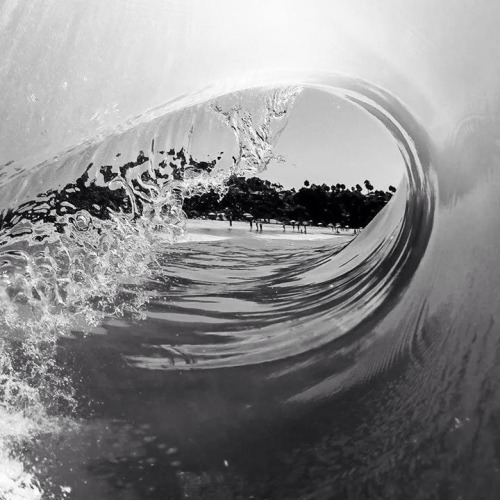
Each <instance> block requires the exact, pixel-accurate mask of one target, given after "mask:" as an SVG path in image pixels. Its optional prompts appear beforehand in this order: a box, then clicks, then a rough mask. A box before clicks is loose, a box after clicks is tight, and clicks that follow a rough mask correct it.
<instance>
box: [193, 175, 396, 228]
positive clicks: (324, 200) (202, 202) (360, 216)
mask: <svg viewBox="0 0 500 500" xmlns="http://www.w3.org/2000/svg"><path fill="white" fill-rule="evenodd" d="M363 184H364V187H362V186H361V185H360V184H356V186H353V187H351V188H350V189H349V188H347V187H346V186H345V184H335V185H331V186H329V185H327V184H321V185H318V184H310V183H309V181H307V180H306V181H305V182H304V185H303V186H302V187H301V188H300V189H298V190H296V189H295V188H292V189H284V188H283V186H282V185H281V184H274V183H271V182H269V181H267V180H263V179H259V178H258V177H251V178H248V179H246V178H244V177H237V176H232V177H231V178H230V179H229V182H228V191H227V193H226V194H225V196H223V197H220V196H219V194H217V193H216V192H215V191H213V190H212V191H209V192H207V193H204V194H202V195H197V196H193V197H191V198H187V199H186V200H185V202H184V207H183V208H184V211H185V212H186V214H187V215H188V217H200V216H209V214H218V213H224V214H225V215H226V217H232V218H233V219H234V220H244V219H246V218H247V216H246V214H251V215H252V216H253V217H254V218H256V219H276V220H279V221H281V222H289V221H291V220H295V221H297V222H306V221H307V222H311V223H312V224H314V225H317V224H325V225H326V224H340V225H342V226H350V227H365V226H366V225H367V224H368V223H369V222H370V221H371V220H372V219H373V218H374V217H375V215H377V213H378V212H379V211H380V210H381V209H382V208H383V207H384V205H386V203H387V202H388V201H389V200H390V199H391V197H392V195H393V193H395V192H396V188H395V187H394V186H389V189H388V191H383V190H378V189H375V188H374V187H373V185H372V184H371V182H370V181H368V180H365V181H364V183H363Z"/></svg>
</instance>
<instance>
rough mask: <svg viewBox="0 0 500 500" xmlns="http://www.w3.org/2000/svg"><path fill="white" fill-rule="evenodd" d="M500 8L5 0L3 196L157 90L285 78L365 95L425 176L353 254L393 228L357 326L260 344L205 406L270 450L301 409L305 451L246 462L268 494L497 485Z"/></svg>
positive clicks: (297, 440)
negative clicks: (296, 341)
mask: <svg viewBox="0 0 500 500" xmlns="http://www.w3.org/2000/svg"><path fill="white" fill-rule="evenodd" d="M499 25H500V4H499V3H498V2H495V1H489V0H482V1H481V0H479V1H475V2H470V1H468V0H439V1H435V0H434V1H428V0H423V1H419V2H410V1H401V0H382V1H378V2H373V1H368V0H366V1H364V0H353V1H350V2H344V1H336V0H325V1H321V0H318V1H311V0H308V1H300V0H294V1H292V2H290V1H285V0H281V1H278V0H269V1H266V2H264V1H262V2H261V1H252V0H249V1H245V2H234V1H230V0H218V1H202V0H199V1H189V0H187V1H185V0H179V1H168V2H165V1H159V0H158V1H153V0H150V1H141V2H139V1H135V0H108V1H106V2H102V1H99V0H85V1H77V0H72V1H62V0H59V1H58V0H48V1H42V0H34V1H31V2H23V1H21V0H19V1H17V0H4V2H3V3H2V4H1V5H0V54H2V58H1V61H0V110H1V119H0V196H1V198H0V203H1V204H2V206H1V208H2V209H5V208H7V206H14V205H15V204H16V203H19V202H20V201H21V198H22V196H25V195H24V194H22V193H26V190H29V189H30V186H29V185H28V184H33V183H35V182H39V181H40V179H43V178H44V176H46V175H49V174H50V172H49V173H47V172H45V171H44V167H43V162H44V161H45V160H47V159H49V158H53V157H56V156H57V155H58V154H60V153H61V152H64V151H68V150H70V149H71V148H73V147H75V146H77V145H80V144H84V143H86V142H92V141H98V140H103V139H105V138H106V137H108V136H109V135H110V134H113V133H116V131H117V130H123V131H126V130H127V129H129V128H130V127H133V126H135V125H136V124H137V123H138V122H140V121H141V116H144V114H145V113H146V112H148V111H150V110H157V109H160V110H162V112H166V111H168V110H175V109H180V108H182V107H186V106H189V105H191V104H194V103H198V102H203V101H205V100H208V99H210V98H212V97H215V96H219V95H222V94H226V93H228V92H233V91H238V90H243V89H247V88H253V87H259V86H265V85H272V86H277V85H283V84H287V85H289V84H293V85H298V86H310V87H316V88H320V89H323V90H325V91H328V92H333V93H336V94H338V95H341V96H344V97H345V98H346V99H349V100H351V101H352V102H355V103H356V104H358V105H359V106H361V107H363V108H364V109H365V110H366V111H367V112H368V113H371V114H372V115H373V116H375V117H376V118H377V119H379V120H380V121H381V122H382V123H383V124H384V125H385V126H386V127H387V128H388V130H389V131H390V133H391V134H392V135H393V136H394V138H395V140H396V141H397V142H398V144H399V145H400V149H401V152H402V155H403V157H404V158H405V162H406V166H407V178H408V182H407V186H406V188H405V187H404V186H403V188H402V189H400V190H399V193H398V195H397V196H396V197H395V198H396V199H395V200H394V202H391V204H390V205H389V206H388V208H387V210H386V211H385V212H384V214H383V216H382V217H379V218H378V219H377V220H375V221H374V223H373V224H372V225H370V227H369V228H368V229H367V230H366V231H364V232H363V233H362V234H361V236H360V237H359V238H358V239H357V240H356V241H355V242H354V243H353V244H352V245H350V246H349V247H348V248H347V249H346V250H345V251H344V252H345V253H344V252H342V253H341V254H340V255H342V254H343V255H344V257H339V258H342V259H344V258H345V259H346V261H349V259H350V258H351V257H352V258H356V259H358V261H359V262H367V259H368V258H369V255H372V254H373V253H374V252H377V251H378V249H379V248H380V245H385V247H384V251H383V255H382V256H381V257H380V258H379V259H375V261H374V262H375V263H374V264H373V265H374V266H376V267H375V268H374V269H372V271H373V273H372V274H365V275H364V277H365V278H366V279H365V281H363V287H360V288H359V290H356V293H353V294H351V295H349V294H347V295H348V296H346V298H345V300H346V301H347V300H349V301H354V305H353V304H352V303H350V304H349V318H350V319H352V321H351V322H350V323H349V327H348V328H347V330H346V331H345V333H344V334H343V335H342V336H341V337H335V338H331V339H330V340H329V341H328V342H323V341H321V342H317V343H313V345H311V347H310V348H309V349H307V350H302V351H300V352H295V351H293V350H292V352H291V353H288V352H287V354H286V355H284V356H283V357H282V358H281V359H279V358H278V359H276V358H274V357H273V356H267V357H265V359H263V360H261V361H262V363H260V365H259V360H257V361H256V360H255V359H254V358H252V356H251V353H250V354H249V355H248V356H246V355H243V356H242V357H241V359H240V358H238V359H236V361H234V362H233V363H232V364H231V365H230V366H227V367H226V368H225V369H224V370H223V375H218V376H219V377H220V380H223V379H224V377H227V379H231V384H229V382H228V383H227V387H226V389H227V393H225V392H224V388H225V385H224V382H221V381H220V380H219V383H218V386H217V389H213V388H212V386H211V385H210V383H208V382H207V384H206V385H205V386H204V388H205V389H204V390H205V391H206V392H207V394H211V393H210V391H212V390H213V392H214V393H213V394H212V395H213V399H211V400H210V402H208V399H209V397H208V396H207V397H206V399H205V400H203V399H201V398H200V399H199V400H198V402H197V405H198V408H199V409H200V412H202V413H203V414H204V415H206V420H207V421H209V420H210V419H212V421H213V419H216V416H217V414H218V412H219V411H221V410H220V408H225V411H226V412H227V413H228V414H231V415H234V419H235V424H234V425H235V427H236V426H237V425H239V426H242V425H243V424H242V422H249V424H248V427H246V429H247V430H248V433H247V434H246V435H245V437H242V436H239V437H240V439H241V440H242V441H244V442H247V443H248V447H249V450H250V449H251V447H252V446H254V447H255V446H257V445H256V444H255V443H256V442H257V443H258V446H260V447H262V448H265V446H266V443H265V442H264V441H259V428H260V427H259V426H265V425H269V426H270V425H273V424H272V422H276V421H278V422H280V425H279V427H280V431H282V432H283V442H285V441H286V442H287V443H289V445H288V447H287V448H286V449H287V451H286V453H285V452H282V451H280V450H271V451H269V455H268V456H269V458H268V459H262V455H258V456H259V457H260V458H259V460H260V461H259V463H255V464H253V466H252V467H253V468H249V469H248V470H247V475H246V476H245V477H247V478H248V477H253V478H257V482H260V484H262V485H263V486H256V484H255V483H253V484H252V481H251V480H249V483H248V484H249V485H250V486H248V491H255V492H256V493H255V494H256V495H257V497H258V495H259V494H260V495H261V497H262V498H271V497H273V495H274V497H275V498H293V497H297V498H403V497H406V498H452V497H453V498H496V492H497V491H498V489H499V488H500V475H499V468H500V455H499V450H500V437H499V436H500V384H499V382H500V368H499V367H500V340H499V339H500V335H499V333H500V330H499V326H498V325H499V322H500V304H499V299H498V297H499V293H500V272H499V271H498V269H499V268H500V262H499V261H500V252H499V248H500V204H499V189H500V164H499V162H500V139H499V138H500V90H499V89H500V63H499V61H500V31H499V30H498V26H499ZM153 112H154V111H153ZM58 175H62V177H64V172H62V173H61V172H59V173H58ZM12 182H16V184H15V186H17V188H16V190H15V191H13V190H12V189H11V188H10V187H9V186H12V184H11V183H12ZM40 182H41V181H40ZM57 182H59V180H56V179H53V184H57ZM61 182H62V181H61ZM33 189H35V187H33ZM19 193H21V194H19ZM401 213H404V220H403V221H400V214H401ZM391 238H393V239H391ZM348 257H349V258H348ZM332 262H336V261H332ZM353 269H354V268H353ZM353 272H354V271H353ZM388 276H389V278H387V277H388ZM384 280H388V281H387V282H386V281H384ZM379 281H381V282H382V283H383V286H382V285H381V287H382V288H384V289H383V293H382V292H380V291H377V289H376V287H377V283H378V282H379ZM365 294H366V296H369V297H371V298H370V304H371V307H369V308H367V307H364V305H363V304H364V296H365ZM370 294H372V295H373V294H378V295H377V296H376V297H375V298H373V297H372V295H370ZM367 300H368V299H367ZM292 354H293V356H292ZM288 355H289V356H288ZM202 368H203V367H202V366H201V365H200V369H199V370H196V369H195V370H193V372H192V373H190V374H187V373H186V377H191V379H192V380H197V379H196V377H203V376H207V375H204V374H203V373H204V370H202ZM209 368H210V367H209ZM218 368H221V367H220V366H219V365H214V370H215V369H218ZM222 368H224V367H222ZM222 368H221V369H222ZM214 377H215V375H214ZM227 379H226V380H227ZM235 380H236V381H238V382H239V383H240V384H241V387H244V388H245V389H239V390H237V389H235V388H234V387H235V385H236V384H235ZM193 383H194V382H193ZM243 393H245V394H243ZM257 393H258V394H259V397H256V396H255V395H256V394H257ZM251 395H253V396H255V398H254V399H255V401H258V403H255V406H254V407H252V408H250V407H249V406H248V405H247V406H246V405H245V402H246V399H245V398H246V397H247V396H248V397H251ZM256 413H259V418H258V419H257V417H256V416H255V414H256ZM326 415H327V417H326ZM284 421H286V422H287V425H286V426H285V425H284V424H283V422H284ZM253 422H258V423H259V426H253V427H252V425H251V424H252V423H253ZM183 425H184V426H185V427H186V428H187V426H188V425H189V424H188V422H187V421H186V422H184V423H183ZM207 428H208V429H211V430H213V429H212V428H211V427H210V426H208V427H207ZM285 428H286V432H285V430H284V429H285ZM276 432H278V430H276ZM222 434H223V435H224V436H226V438H227V436H228V435H229V436H230V435H231V433H230V431H229V430H227V429H226V430H225V431H224V432H223V433H222ZM200 435H201V431H200ZM216 435H217V433H216V432H215V434H214V435H213V436H211V437H210V439H209V438H208V437H207V436H206V435H205V436H203V437H200V439H201V440H202V439H205V440H206V441H207V442H208V441H211V442H213V443H215V444H216V445H217V446H216V445H214V450H215V451H214V450H212V451H211V453H212V455H210V456H211V457H213V456H216V455H217V453H222V451H218V450H222V449H224V453H226V455H224V458H225V457H227V456H230V455H231V453H232V451H231V446H230V444H227V443H226V445H225V448H224V447H221V446H219V444H220V442H219V441H217V439H218V438H216V437H214V436H216ZM297 436H300V437H297ZM219 437H220V436H219ZM220 440H221V441H222V438H220ZM227 441H228V442H230V441H231V440H230V439H227ZM290 443H292V444H290ZM208 448H209V445H207V449H208ZM283 449H284V448H283ZM207 453H208V452H207ZM249 455H251V453H250V452H249ZM220 458H221V463H222V458H223V457H222V455H221V457H220ZM247 459H248V460H251V458H248V457H247ZM232 460H233V458H231V460H229V463H232ZM234 460H235V461H237V460H238V458H237V457H236V456H235V457H234ZM200 461H202V458H200ZM256 462H257V461H256ZM339 464H342V466H340V465H339ZM249 467H250V466H249ZM290 470H293V471H294V472H293V474H290ZM270 471H271V472H270ZM304 477H309V478H310V481H304V480H303V478H304ZM260 487H261V488H262V489H261V490H259V488H260ZM266 488H267V489H266Z"/></svg>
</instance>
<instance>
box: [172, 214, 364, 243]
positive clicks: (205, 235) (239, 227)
mask: <svg viewBox="0 0 500 500" xmlns="http://www.w3.org/2000/svg"><path fill="white" fill-rule="evenodd" d="M186 229H187V234H186V236H185V237H184V238H182V239H181V241H211V240H212V241H215V240H224V239H227V238H232V237H238V236H239V237H245V236H248V237H254V238H259V239H260V238H262V239H273V240H280V239H283V240H295V241H300V240H304V241H307V240H310V241H313V240H343V239H346V240H350V239H352V238H353V237H354V236H355V234H354V232H353V230H352V229H349V230H340V231H339V233H336V230H335V229H334V230H333V231H332V229H331V228H328V227H321V226H307V233H306V232H304V231H303V232H302V233H301V232H300V230H297V227H296V228H295V230H293V228H292V226H291V225H289V224H286V225H285V230H284V231H283V224H281V223H280V224H269V223H262V231H260V228H259V230H256V224H255V222H254V223H253V225H252V229H250V223H249V222H243V221H233V223H232V226H231V225H230V223H229V221H227V220H225V221H221V220H211V219H198V218H193V219H188V220H187V228H186Z"/></svg>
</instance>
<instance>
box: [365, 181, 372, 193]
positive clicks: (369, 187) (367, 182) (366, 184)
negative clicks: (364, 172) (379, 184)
mask: <svg viewBox="0 0 500 500" xmlns="http://www.w3.org/2000/svg"><path fill="white" fill-rule="evenodd" d="M364 185H365V188H366V190H367V191H373V186H372V184H371V182H370V181H369V180H366V181H365V182H364Z"/></svg>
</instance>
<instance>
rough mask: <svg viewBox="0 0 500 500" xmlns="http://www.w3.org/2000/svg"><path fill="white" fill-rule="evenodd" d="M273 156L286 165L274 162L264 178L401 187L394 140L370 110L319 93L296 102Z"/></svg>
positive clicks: (283, 181) (288, 185)
mask: <svg viewBox="0 0 500 500" xmlns="http://www.w3.org/2000/svg"><path fill="white" fill-rule="evenodd" d="M275 151H276V153H278V154H281V155H283V156H284V157H285V159H286V161H285V162H284V163H277V162H273V163H272V164H271V165H270V167H269V168H268V170H267V171H266V172H263V173H262V174H261V175H260V177H262V178H264V179H268V180H270V181H271V182H276V183H280V184H282V185H283V186H284V187H285V188H287V189H289V188H291V187H295V188H299V187H301V186H302V185H303V183H304V180H306V179H307V180H308V181H309V182H310V183H315V184H323V183H326V184H328V185H332V184H337V183H341V184H345V185H346V186H347V187H351V186H355V185H356V184H361V185H363V181H364V180H365V179H368V180H369V181H371V183H372V184H373V185H374V187H375V188H376V189H384V190H387V188H388V187H389V186H390V185H393V186H396V187H397V186H398V184H399V181H400V180H401V178H402V177H403V175H404V163H403V159H402V157H401V154H400V152H399V149H398V147H397V144H396V141H395V140H394V139H393V137H392V136H391V135H390V134H389V132H388V131H387V130H386V129H385V128H384V127H383V126H382V125H381V124H380V123H379V122H378V121H377V120H376V119H375V118H373V117H372V116H371V115H369V114H368V113H367V112H366V111H364V110H362V109H360V108H358V107H357V106H355V105H354V104H352V103H349V102H348V101H345V100H344V99H342V98H340V97H337V96H333V95H331V94H327V93H326V92H322V91H319V90H315V89H305V90H303V92H302V93H301V94H300V95H299V97H298V98H297V100H296V102H295V104H294V107H293V110H292V112H291V113H290V118H289V122H288V125H287V127H286V129H285V130H284V132H283V133H282V135H281V137H280V139H279V141H278V143H277V144H276V147H275Z"/></svg>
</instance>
